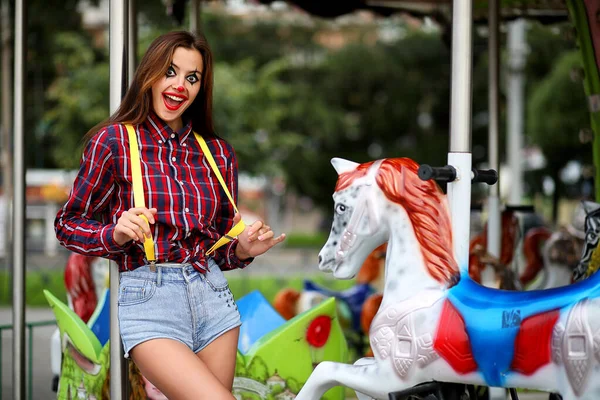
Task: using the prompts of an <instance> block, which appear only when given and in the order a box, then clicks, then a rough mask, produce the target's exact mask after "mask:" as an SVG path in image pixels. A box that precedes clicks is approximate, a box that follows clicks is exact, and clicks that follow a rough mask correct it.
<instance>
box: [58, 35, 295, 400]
mask: <svg viewBox="0 0 600 400" xmlns="http://www.w3.org/2000/svg"><path fill="white" fill-rule="evenodd" d="M212 85H213V65H212V54H211V51H210V48H209V46H208V43H207V41H206V39H205V38H204V37H203V36H193V35H191V34H190V33H187V32H170V33H167V34H165V35H162V36H160V37H158V38H157V39H156V40H154V42H153V43H152V44H151V45H150V47H149V48H148V51H147V52H146V54H145V56H144V57H143V59H142V60H141V62H140V65H139V67H138V69H137V71H136V74H135V77H134V80H133V82H132V84H131V87H130V88H129V90H128V91H127V93H126V95H125V97H124V99H123V101H122V103H121V105H120V107H119V109H118V110H117V111H116V112H115V114H114V115H112V116H111V117H110V118H109V119H108V120H107V121H105V122H103V123H101V124H99V125H98V126H96V127H94V128H92V129H91V130H90V131H89V132H88V134H87V135H86V138H87V139H89V143H88V144H87V146H86V148H85V151H84V154H83V158H82V162H81V167H80V170H79V173H78V175H77V178H76V179H75V182H74V185H73V190H72V192H71V194H70V196H69V199H68V200H67V202H66V204H65V205H64V206H63V208H62V209H61V210H60V211H59V212H58V214H57V217H56V221H55V229H56V234H57V238H58V239H59V241H60V242H61V244H62V245H64V246H65V247H66V248H68V249H69V250H72V251H75V252H78V253H81V254H85V255H87V256H95V257H105V258H109V259H112V260H114V261H116V262H117V263H118V265H119V268H120V271H121V274H120V290H119V324H120V329H121V338H122V341H123V346H124V350H125V356H126V357H129V356H131V358H132V359H133V360H134V362H135V363H136V364H137V366H138V367H139V369H140V370H141V372H142V374H143V375H144V376H145V377H146V378H148V379H149V380H150V382H152V383H153V384H154V385H155V386H156V387H157V388H158V389H159V390H160V391H162V392H163V393H164V394H165V395H166V396H167V397H168V398H169V399H171V400H174V399H175V400H176V399H204V398H206V399H208V398H210V399H232V398H233V396H232V395H231V389H232V385H233V375H234V369H235V356H236V349H237V341H238V334H239V325H240V316H239V313H238V311H237V306H235V303H234V301H233V297H232V296H231V292H230V291H229V288H228V286H227V280H226V279H225V277H224V275H223V273H222V272H221V270H230V269H235V268H243V267H245V266H247V265H248V264H249V263H250V262H251V261H252V259H253V257H256V256H258V255H260V254H263V253H264V252H266V251H267V250H269V249H270V248H271V247H273V246H274V245H276V244H277V243H280V242H281V241H283V239H284V238H285V235H283V234H282V235H280V236H278V237H274V234H273V231H271V229H270V227H268V226H266V225H264V224H263V223H262V222H261V221H257V222H255V223H254V224H252V225H251V226H248V227H246V228H245V230H244V231H243V232H242V233H241V234H239V235H238V237H237V240H233V241H231V242H230V243H229V244H228V245H226V246H223V247H221V248H219V249H218V250H216V251H215V252H214V253H213V254H212V255H210V256H209V255H207V250H209V248H210V247H211V246H212V245H213V244H214V243H215V242H216V240H217V239H219V237H221V236H222V235H224V234H225V233H227V232H228V231H229V229H230V228H231V226H232V225H234V224H236V223H237V222H238V221H240V219H241V216H240V215H239V214H238V213H236V212H235V208H234V207H233V206H232V204H231V202H230V201H229V199H228V197H227V195H226V194H225V191H224V190H223V189H222V188H221V185H220V183H219V181H218V179H216V178H215V173H214V172H213V170H212V169H211V166H210V165H209V163H208V162H207V157H208V155H205V154H204V152H203V151H202V150H201V147H200V145H199V140H198V141H197V140H196V137H195V136H194V132H196V133H198V134H200V135H201V136H202V137H203V138H204V139H205V141H206V144H207V146H208V149H209V152H210V153H211V155H212V157H213V158H214V160H215V162H216V164H217V167H218V169H219V171H220V173H221V174H222V176H223V178H224V181H225V183H226V186H227V188H228V191H229V192H231V193H232V195H233V196H234V197H237V173H238V171H237V161H236V157H235V153H234V151H233V149H232V147H231V146H230V145H229V144H228V143H227V142H225V141H224V140H223V139H221V138H219V137H217V136H216V135H215V133H214V128H213V121H212ZM127 124H130V125H131V126H132V127H133V128H134V130H135V131H134V132H135V137H136V139H137V140H136V142H137V144H138V147H139V158H140V161H138V162H139V163H140V165H141V174H142V180H143V192H144V196H143V197H144V198H145V204H147V205H148V207H134V200H133V189H132V175H131V168H132V160H131V158H130V153H129V151H130V146H129V140H128V132H127V127H126V125H127ZM134 154H135V153H134ZM144 218H145V219H147V221H148V222H146V221H145V220H144ZM147 237H152V239H153V242H154V246H153V248H154V249H155V255H156V264H155V265H154V264H152V263H151V262H149V261H148V260H149V256H147V255H146V253H145V252H144V245H143V243H144V241H145V239H146V238H147ZM151 247H152V246H151Z"/></svg>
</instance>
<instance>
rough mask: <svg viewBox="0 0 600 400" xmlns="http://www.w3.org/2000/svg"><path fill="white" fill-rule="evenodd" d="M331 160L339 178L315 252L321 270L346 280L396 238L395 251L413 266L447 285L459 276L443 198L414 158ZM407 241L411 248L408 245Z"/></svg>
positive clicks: (446, 207)
mask: <svg viewBox="0 0 600 400" xmlns="http://www.w3.org/2000/svg"><path fill="white" fill-rule="evenodd" d="M331 162H332V164H333V166H334V168H335V169H336V171H337V173H338V175H339V176H338V181H337V185H336V188H335V193H334V195H333V200H334V211H335V212H334V219H333V226H332V228H331V233H330V234H329V239H328V240H327V242H326V243H325V246H324V247H323V249H322V250H321V252H320V253H319V268H320V269H321V270H322V271H331V272H333V276H334V277H336V278H338V279H350V278H352V277H354V276H355V275H356V274H357V272H358V271H359V269H360V268H361V266H362V264H363V262H364V261H365V258H366V257H367V256H368V255H369V253H371V252H372V251H373V250H374V249H375V248H377V247H378V246H380V245H382V244H383V243H385V242H386V241H388V240H389V245H390V246H392V245H394V242H396V243H395V248H396V250H400V249H402V252H403V253H404V254H405V255H404V256H403V257H409V258H412V259H414V262H413V263H412V265H414V266H415V267H416V266H417V264H418V265H421V266H423V267H424V268H426V270H427V272H428V273H429V274H430V275H431V276H432V277H433V278H434V279H436V280H438V281H439V282H443V283H450V282H451V281H452V279H451V278H453V277H454V276H457V275H458V272H459V271H458V266H457V265H456V261H455V260H454V255H453V254H454V253H453V247H452V226H451V224H450V214H449V212H448V204H447V201H446V198H445V196H444V194H443V193H442V191H441V190H440V188H439V187H438V186H437V184H436V183H435V182H434V181H423V180H421V179H420V178H419V177H418V169H419V165H418V164H417V163H416V162H414V161H413V160H411V159H408V158H388V159H384V160H378V161H374V162H368V163H364V164H357V163H354V162H351V161H347V160H343V159H339V158H334V159H333V160H332V161H331ZM411 238H412V241H411V240H410V239H411ZM409 243H414V247H412V248H410V249H409V248H408V246H409ZM408 254H410V255H408ZM407 260H408V259H406V260H404V261H405V262H406V261H407ZM387 262H389V260H388V259H386V263H387Z"/></svg>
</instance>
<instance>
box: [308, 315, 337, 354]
mask: <svg viewBox="0 0 600 400" xmlns="http://www.w3.org/2000/svg"><path fill="white" fill-rule="evenodd" d="M330 332H331V319H330V318H329V317H327V316H325V315H320V316H318V317H317V318H315V319H313V320H312V321H311V322H310V325H309V326H308V329H307V331H306V341H307V342H308V343H309V344H310V345H311V346H314V347H323V346H325V343H327V340H328V339H329V333H330Z"/></svg>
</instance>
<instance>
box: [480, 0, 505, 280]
mask: <svg viewBox="0 0 600 400" xmlns="http://www.w3.org/2000/svg"><path fill="white" fill-rule="evenodd" d="M488 7H489V10H488V12H489V15H488V31H489V33H488V54H489V73H488V114H489V126H488V158H489V167H490V168H491V169H495V170H496V171H499V169H500V165H499V162H498V127H499V118H498V115H499V106H498V93H499V87H498V85H499V76H500V74H499V65H500V62H499V59H500V56H499V54H500V50H499V49H500V45H499V40H498V36H499V29H498V15H499V11H500V8H499V5H498V0H488ZM498 186H499V185H498V184H496V185H492V186H490V192H489V196H488V226H487V251H488V252H489V253H490V254H491V255H492V256H495V257H500V232H501V230H502V227H501V222H500V221H501V219H500V198H499V190H498ZM481 278H482V279H481V281H482V283H483V284H484V285H486V286H489V284H491V283H493V282H494V281H495V273H494V270H493V268H491V267H486V268H485V269H484V270H483V272H482V277H481Z"/></svg>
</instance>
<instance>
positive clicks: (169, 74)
mask: <svg viewBox="0 0 600 400" xmlns="http://www.w3.org/2000/svg"><path fill="white" fill-rule="evenodd" d="M165 75H166V76H167V78H172V77H174V76H177V72H175V68H174V66H173V64H172V65H171V66H170V67H169V68H168V69H167V72H166V73H165ZM198 75H201V74H200V73H199V72H198V71H193V72H192V73H191V74H189V75H188V76H187V77H186V78H185V79H186V80H187V81H188V82H189V83H190V84H192V85H193V84H195V83H197V82H200V77H199V76H198Z"/></svg>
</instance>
